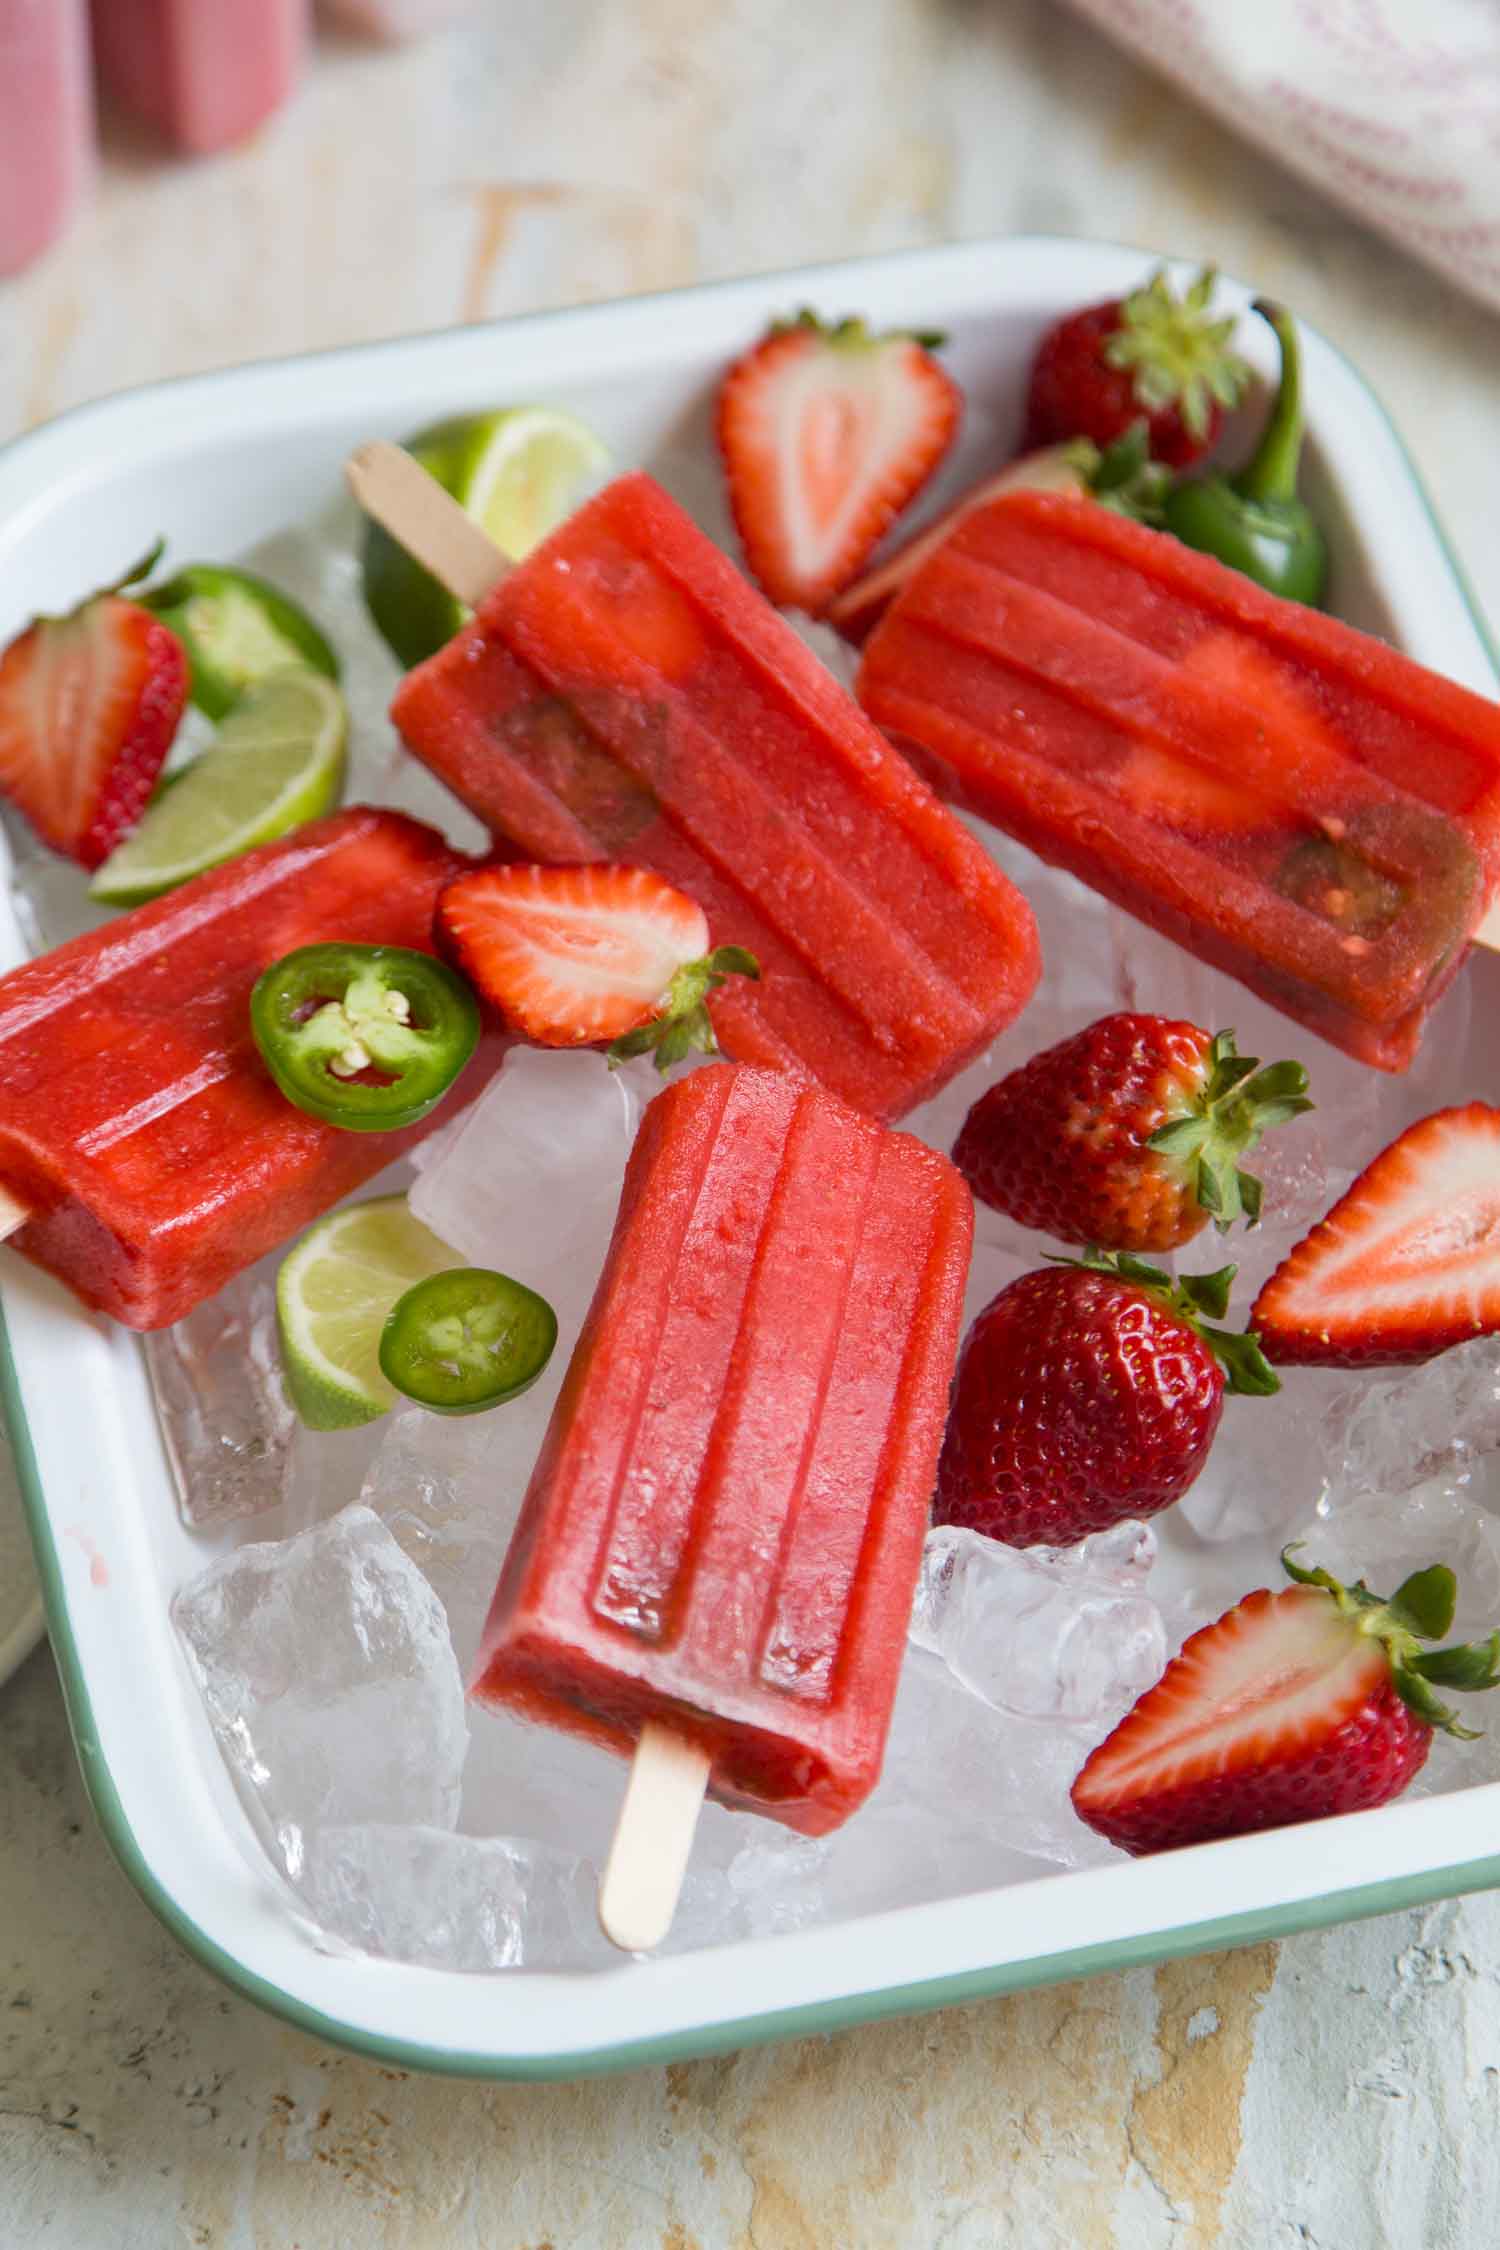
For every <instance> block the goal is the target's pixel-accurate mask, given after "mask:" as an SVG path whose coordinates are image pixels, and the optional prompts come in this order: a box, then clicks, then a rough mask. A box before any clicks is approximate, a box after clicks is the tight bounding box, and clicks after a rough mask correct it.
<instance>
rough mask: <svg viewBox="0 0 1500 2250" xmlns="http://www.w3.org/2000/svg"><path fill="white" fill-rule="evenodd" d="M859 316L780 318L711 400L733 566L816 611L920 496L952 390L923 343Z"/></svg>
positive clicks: (957, 398)
mask: <svg viewBox="0 0 1500 2250" xmlns="http://www.w3.org/2000/svg"><path fill="white" fill-rule="evenodd" d="M941 341H942V339H941V337H936V336H921V335H910V334H906V333H903V332H899V331H898V332H894V333H892V334H889V335H882V336H872V335H871V334H870V331H869V330H868V329H867V328H866V326H865V324H864V322H863V321H862V320H841V321H840V322H839V323H838V324H837V326H836V327H828V326H825V324H824V323H823V322H822V321H821V320H819V319H818V317H817V316H816V314H814V313H811V312H801V313H799V314H798V315H797V318H796V319H795V320H791V321H779V322H778V323H777V324H776V326H775V327H774V328H772V330H771V332H770V334H769V335H768V336H765V337H763V338H762V340H761V342H760V343H758V344H757V345H756V346H755V347H754V349H753V350H752V351H749V352H747V353H746V354H745V356H744V358H743V359H739V360H736V362H735V364H734V366H733V367H731V368H730V370H729V373H728V374H727V375H726V376H725V378H724V382H723V386H722V388H721V389H720V392H719V408H718V438H719V450H720V452H721V454H722V455H723V457H724V467H725V471H726V473H727V476H728V480H729V502H730V506H731V507H732V508H733V510H734V520H735V523H736V525H737V527H738V529H739V535H740V540H741V543H742V545H743V547H744V550H745V560H746V562H747V563H748V565H749V567H750V570H751V573H752V575H753V576H754V577H755V578H756V579H758V580H759V582H760V584H761V585H762V586H763V587H764V589H765V591H766V593H767V594H768V595H769V596H770V598H771V600H772V601H773V602H780V603H783V604H785V605H788V606H792V607H795V608H798V609H805V610H808V611H810V612H811V613H812V614H813V615H814V616H816V615H817V614H818V613H819V612H820V611H821V610H822V609H823V608H824V607H825V606H826V604H827V603H828V601H829V600H830V599H831V597H832V596H833V595H834V594H836V593H837V592H838V590H839V588H840V587H841V586H847V585H848V583H849V581H850V579H851V578H853V577H854V576H855V574H856V573H857V572H858V570H859V569H860V568H861V566H862V565H863V563H864V560H865V557H866V556H867V555H868V554H869V553H870V552H871V550H872V549H873V547H874V546H875V544H876V542H877V541H878V540H879V539H881V538H882V537H883V536H884V534H885V533H886V531H888V530H889V528H890V526H891V524H892V523H893V522H894V521H895V519H896V517H897V516H898V515H899V514H900V513H901V511H902V509H903V508H904V507H906V506H907V504H908V502H909V501H910V500H912V498H913V497H914V496H915V495H916V494H917V493H918V492H919V491H920V490H921V488H922V486H923V485H924V484H925V483H926V482H927V479H928V478H929V477H930V476H931V475H932V472H933V470H934V469H935V468H936V467H937V465H938V463H939V462H940V461H941V460H942V458H943V456H944V454H945V453H946V452H947V450H948V448H949V446H950V445H951V444H952V442H953V439H954V435H955V433H956V432H957V429H958V424H959V417H960V415H961V414H962V412H963V393H962V392H961V391H960V389H959V387H958V385H957V384H956V383H955V382H954V380H953V378H952V376H951V375H949V374H948V372H947V371H946V369H944V368H942V367H940V366H939V365H938V362H937V361H936V360H935V359H934V358H933V356H932V350H931V349H930V348H929V347H931V346H935V345H936V344H938V343H940V342H941Z"/></svg>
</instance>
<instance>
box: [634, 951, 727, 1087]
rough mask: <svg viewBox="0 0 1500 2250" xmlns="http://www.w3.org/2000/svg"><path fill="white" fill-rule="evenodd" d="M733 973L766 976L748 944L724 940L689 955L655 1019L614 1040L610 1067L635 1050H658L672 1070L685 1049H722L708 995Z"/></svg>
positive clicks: (660, 1065) (663, 1067) (660, 1061)
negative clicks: (704, 951) (694, 956)
mask: <svg viewBox="0 0 1500 2250" xmlns="http://www.w3.org/2000/svg"><path fill="white" fill-rule="evenodd" d="M730 977H750V978H752V979H754V980H756V981H757V982H758V981H759V978H760V963H759V962H758V961H757V960H756V958H755V955H754V954H753V953H747V952H746V951H745V948H744V947H743V946H742V945H721V946H718V947H716V948H715V950H714V951H713V952H712V953H707V954H705V955H704V957H703V959H702V960H701V961H686V962H684V963H683V966H682V967H681V968H680V969H679V970H678V971H677V973H676V975H675V976H674V977H673V979H672V981H671V983H670V984H669V985H668V986H667V992H666V997H665V999H664V1000H663V1001H662V1004H661V1007H660V1009H659V1010H658V1012H657V1013H656V1014H655V1015H654V1016H653V1017H652V1018H651V1020H650V1021H649V1023H643V1024H637V1026H636V1028H635V1030H634V1031H626V1032H622V1033H621V1035H620V1037H619V1038H618V1039H616V1040H615V1041H614V1042H613V1044H612V1045H611V1046H610V1048H609V1050H608V1053H609V1067H610V1069H611V1070H617V1069H618V1068H619V1066H620V1064H621V1063H622V1062H628V1061H629V1060H630V1058H631V1056H632V1055H649V1054H651V1053H652V1052H653V1051H654V1053H655V1055H656V1067H657V1069H658V1070H659V1071H662V1072H664V1073H665V1072H666V1071H669V1070H670V1069H671V1067H672V1065H673V1064H674V1063H680V1062H681V1061H682V1059H683V1057H684V1056H685V1055H692V1054H705V1055H716V1054H717V1053H718V1051H719V1042H718V1040H717V1039H716V1038H715V1037H714V1027H713V1025H712V1023H711V1022H710V1021H709V1014H708V1004H707V1003H708V996H709V994H710V993H711V992H717V991H718V989H719V986H720V985H721V984H724V983H726V982H727V980H728V979H729V978H730Z"/></svg>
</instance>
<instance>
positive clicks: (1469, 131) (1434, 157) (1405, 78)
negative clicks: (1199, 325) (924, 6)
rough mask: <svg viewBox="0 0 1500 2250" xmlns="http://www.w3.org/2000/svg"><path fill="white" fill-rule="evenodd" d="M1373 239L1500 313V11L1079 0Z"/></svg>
mask: <svg viewBox="0 0 1500 2250" xmlns="http://www.w3.org/2000/svg"><path fill="white" fill-rule="evenodd" d="M1074 5H1075V6H1076V7H1077V8H1078V9H1079V10H1080V11H1081V12H1082V13H1083V14H1084V15H1086V16H1088V17H1089V18H1090V19H1091V20H1092V21H1093V22H1094V23H1096V24H1097V25H1098V26H1099V28H1100V29H1101V30H1102V31H1105V32H1107V33H1109V34H1110V36H1111V37H1113V38H1115V39H1117V40H1118V41H1120V42H1121V44H1123V45H1125V46H1128V47H1130V48H1131V49H1133V51H1134V52H1135V53H1136V54H1137V55H1138V56H1139V57H1140V58H1141V60H1142V61H1144V62H1148V63H1150V64H1152V65H1153V66H1154V67H1155V68H1156V69H1158V70H1160V71H1163V72H1164V73H1165V74H1166V75H1167V77H1169V78H1172V79H1174V80H1176V82H1177V83H1178V85H1180V86H1181V87H1182V88H1183V90H1184V91H1185V92H1186V93H1188V94H1190V95H1192V97H1193V98H1194V99H1195V100H1197V101H1200V102H1202V103H1204V104H1205V105H1206V106H1207V107H1208V108H1210V109H1212V110H1214V111H1215V112H1216V113H1217V114H1218V115H1219V116H1220V117H1222V118H1223V119H1224V121H1225V123H1226V124H1228V125H1230V126H1232V127H1233V129H1234V130H1235V131H1236V132H1238V133H1243V134H1245V135H1246V136H1247V137H1248V138H1249V139H1250V140H1253V141H1258V142H1259V143H1260V145H1261V147H1262V148H1264V149H1266V150H1268V151H1269V152H1270V154H1271V155H1273V156H1275V157H1278V158H1279V159H1280V160H1281V162H1282V163H1284V164H1286V165H1287V166H1288V167H1289V168H1290V169H1291V170H1292V171H1294V172H1299V173H1301V174H1302V176H1303V177H1304V178H1305V179H1309V180H1311V181H1313V182H1314V183H1315V184H1316V185H1317V186H1318V187H1320V188H1323V189H1324V190H1325V191H1326V192H1327V193H1328V194H1329V195H1331V196H1333V197H1335V198H1336V199H1337V200H1338V201H1339V202H1340V203H1342V204H1345V205H1346V206H1347V207H1348V208H1349V209H1350V210H1352V211H1353V212H1354V213H1355V214H1356V215H1357V216H1358V217H1359V218H1361V219H1363V220H1365V221H1366V222H1367V223H1368V224H1369V225H1370V226H1374V227H1379V228H1381V229H1382V231H1383V232H1384V233H1386V234H1388V235H1390V236H1391V237H1392V238H1393V239H1394V240H1395V241H1397V242H1399V243H1401V244H1402V245H1403V247H1404V248H1406V249H1407V250H1410V251H1411V252H1412V253H1413V254H1414V255H1415V256H1416V257H1418V258H1422V259H1425V260H1426V262H1427V263H1428V264H1429V265H1432V266H1436V267H1437V268H1438V270H1439V271H1440V272H1441V273H1443V274H1445V275H1446V276H1447V277H1448V278H1449V279H1450V280H1452V281H1456V282H1457V283H1458V284H1459V286H1460V287H1461V288H1464V289H1467V290H1468V291H1470V292H1471V294H1472V295H1474V296H1476V297H1481V298H1483V299H1484V300H1485V301H1486V302H1487V303H1489V304H1491V305H1497V306H1500V0H1074Z"/></svg>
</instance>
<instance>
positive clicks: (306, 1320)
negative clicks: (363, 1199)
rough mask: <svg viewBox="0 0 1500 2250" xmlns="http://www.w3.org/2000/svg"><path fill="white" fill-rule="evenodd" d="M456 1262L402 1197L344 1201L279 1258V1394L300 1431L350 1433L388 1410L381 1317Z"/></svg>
mask: <svg viewBox="0 0 1500 2250" xmlns="http://www.w3.org/2000/svg"><path fill="white" fill-rule="evenodd" d="M462 1263H463V1260H462V1259H461V1258H460V1257H459V1256H458V1254H457V1252H456V1251H454V1250H451V1249H450V1248H449V1247H448V1245H447V1243H446V1242H440V1241H439V1240H438V1238H437V1236H436V1235H435V1234H434V1233H432V1231H431V1229H430V1228H428V1227H424V1226H423V1224H422V1222H421V1220H420V1219H414V1218H413V1217H412V1214H411V1211H410V1209H409V1208H408V1205H407V1201H406V1198H405V1196H404V1195H380V1196H375V1197H374V1198H372V1200H371V1201H369V1202H368V1203H350V1204H346V1205H345V1206H344V1208H343V1209H342V1210H339V1211H331V1212H330V1213H329V1214H328V1217H327V1218H326V1219H320V1220H319V1221H318V1223H317V1225H316V1226H315V1227H309V1229H308V1231H307V1233H306V1234H305V1235H304V1236H303V1237H302V1240H301V1241H300V1242H299V1243H298V1244H297V1246H296V1248H295V1249H294V1250H292V1251H291V1252H289V1254H288V1255H287V1256H286V1257H285V1258H283V1259H282V1261H281V1268H280V1271H279V1272H278V1273H277V1276H276V1325H277V1328H278V1330H279V1332H280V1336H281V1365H282V1371H283V1373H284V1374H285V1376H286V1387H287V1390H288V1392H289V1394H290V1396H291V1401H292V1404H293V1406H294V1407H295V1408H296V1409H297V1412H298V1413H299V1414H300V1415H301V1417H302V1419H303V1421H304V1422H305V1423H306V1424H307V1426H308V1428H309V1429H310V1430H348V1429H353V1428H354V1426H355V1425H356V1424H357V1423H360V1422H373V1421H374V1420H375V1419H376V1418H377V1416H379V1415H381V1414H384V1413H385V1412H386V1410H387V1408H389V1407H391V1406H394V1405H395V1403H396V1400H397V1398H398V1397H399V1395H400V1394H399V1393H398V1392H397V1391H396V1390H395V1389H394V1388H393V1387H392V1385H391V1384H390V1383H388V1382H387V1381H386V1379H385V1377H384V1375H382V1374H381V1372H380V1335H381V1330H382V1329H383V1328H384V1326H385V1321H386V1315H387V1314H388V1313H389V1311H390V1309H391V1307H392V1306H393V1305H394V1304H396V1303H397V1302H398V1300H399V1299H400V1298H402V1297H404V1296H405V1295H406V1292H407V1291H408V1289H411V1288H414V1287H415V1285H416V1284H417V1282H419V1281H425V1280H426V1279H427V1278H428V1276H429V1275H430V1274H435V1273H451V1272H452V1270H453V1269H454V1267H455V1266H461V1265H462Z"/></svg>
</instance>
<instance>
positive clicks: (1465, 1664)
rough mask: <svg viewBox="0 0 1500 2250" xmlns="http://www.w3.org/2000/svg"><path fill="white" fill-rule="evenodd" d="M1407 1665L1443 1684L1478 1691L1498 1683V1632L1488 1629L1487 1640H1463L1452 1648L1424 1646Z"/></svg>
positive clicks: (1499, 1655) (1499, 1646)
mask: <svg viewBox="0 0 1500 2250" xmlns="http://www.w3.org/2000/svg"><path fill="white" fill-rule="evenodd" d="M1407 1669H1408V1670H1409V1671H1412V1672H1420V1673H1421V1675H1422V1677H1423V1679H1424V1680H1436V1681H1437V1682H1438V1683H1439V1685H1440V1686H1442V1687H1451V1688H1458V1689H1460V1690H1462V1691H1463V1692H1464V1693H1465V1694H1469V1695H1473V1694H1477V1693H1478V1692H1479V1691H1480V1690H1481V1689H1483V1688H1492V1687H1495V1686H1497V1685H1500V1633H1491V1635H1490V1637H1489V1639H1488V1640H1487V1641H1463V1642H1460V1643H1459V1644H1458V1645H1457V1646H1456V1647H1454V1648H1430V1649H1424V1650H1423V1651H1422V1653H1421V1655H1420V1656H1414V1657H1412V1658H1411V1659H1410V1661H1409V1663H1408V1666H1407Z"/></svg>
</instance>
